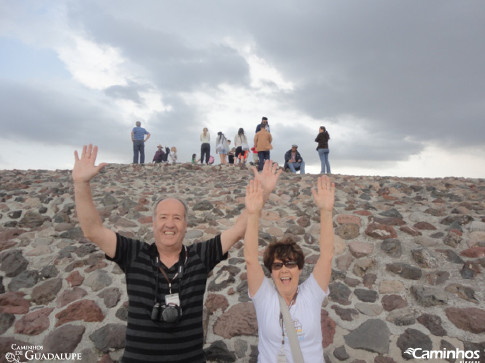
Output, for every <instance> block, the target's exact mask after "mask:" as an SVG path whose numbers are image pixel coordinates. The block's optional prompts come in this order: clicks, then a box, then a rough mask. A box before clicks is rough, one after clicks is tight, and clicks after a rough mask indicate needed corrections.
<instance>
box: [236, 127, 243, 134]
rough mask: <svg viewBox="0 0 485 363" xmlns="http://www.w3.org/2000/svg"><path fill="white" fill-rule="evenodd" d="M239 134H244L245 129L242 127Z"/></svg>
mask: <svg viewBox="0 0 485 363" xmlns="http://www.w3.org/2000/svg"><path fill="white" fill-rule="evenodd" d="M237 134H238V135H244V129H243V128H242V127H241V128H240V129H239V131H238V132H237Z"/></svg>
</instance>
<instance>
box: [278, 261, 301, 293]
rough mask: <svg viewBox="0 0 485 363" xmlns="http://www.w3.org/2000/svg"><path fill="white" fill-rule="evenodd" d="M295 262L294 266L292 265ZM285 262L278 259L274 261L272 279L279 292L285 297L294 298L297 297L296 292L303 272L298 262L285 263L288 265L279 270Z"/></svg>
mask: <svg viewBox="0 0 485 363" xmlns="http://www.w3.org/2000/svg"><path fill="white" fill-rule="evenodd" d="M288 262H290V264H288ZM292 262H294V264H292ZM282 263H283V261H281V260H280V259H278V258H276V257H275V259H274V261H273V266H272V271H271V277H272V278H273V281H274V283H275V286H276V288H277V289H278V292H279V293H280V294H281V296H283V297H285V296H286V297H293V295H295V293H296V290H297V289H298V282H299V281H300V275H301V270H300V269H298V264H297V263H296V261H288V260H287V261H285V263H287V264H288V265H287V266H285V265H284V264H283V266H282V267H281V268H280V269H277V268H278V267H280V266H281V264H282Z"/></svg>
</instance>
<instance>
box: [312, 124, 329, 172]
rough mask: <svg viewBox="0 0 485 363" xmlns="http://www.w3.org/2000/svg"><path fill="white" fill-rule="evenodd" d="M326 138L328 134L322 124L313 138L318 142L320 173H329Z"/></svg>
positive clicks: (327, 138)
mask: <svg viewBox="0 0 485 363" xmlns="http://www.w3.org/2000/svg"><path fill="white" fill-rule="evenodd" d="M328 140H330V134H329V133H328V131H327V129H326V128H325V127H324V126H320V130H319V133H318V135H317V137H316V138H315V142H318V146H317V151H318V156H319V157H320V163H321V170H320V174H330V163H329V162H328V153H329V152H330V151H329V150H328Z"/></svg>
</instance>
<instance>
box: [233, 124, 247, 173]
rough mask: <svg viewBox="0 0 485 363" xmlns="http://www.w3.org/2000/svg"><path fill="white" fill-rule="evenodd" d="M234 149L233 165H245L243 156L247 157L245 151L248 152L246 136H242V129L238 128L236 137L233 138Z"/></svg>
mask: <svg viewBox="0 0 485 363" xmlns="http://www.w3.org/2000/svg"><path fill="white" fill-rule="evenodd" d="M234 147H235V148H236V153H235V155H234V157H235V161H234V163H235V164H239V163H241V164H243V163H246V158H245V157H244V155H247V154H246V151H247V150H249V144H248V139H247V138H246V135H244V129H243V128H242V127H241V128H239V131H238V132H237V135H236V136H234Z"/></svg>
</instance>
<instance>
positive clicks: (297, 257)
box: [263, 241, 305, 272]
mask: <svg viewBox="0 0 485 363" xmlns="http://www.w3.org/2000/svg"><path fill="white" fill-rule="evenodd" d="M275 258H277V259H279V260H281V261H289V260H291V261H296V263H297V265H298V269H299V270H301V269H302V268H303V265H304V264H305V256H304V255H303V250H302V249H301V247H300V246H298V245H297V244H296V242H294V241H278V242H272V243H270V244H269V246H268V247H266V249H265V250H264V255H263V263H264V266H266V268H267V269H268V270H269V272H271V270H272V268H271V266H272V265H273V262H274V260H275Z"/></svg>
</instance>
